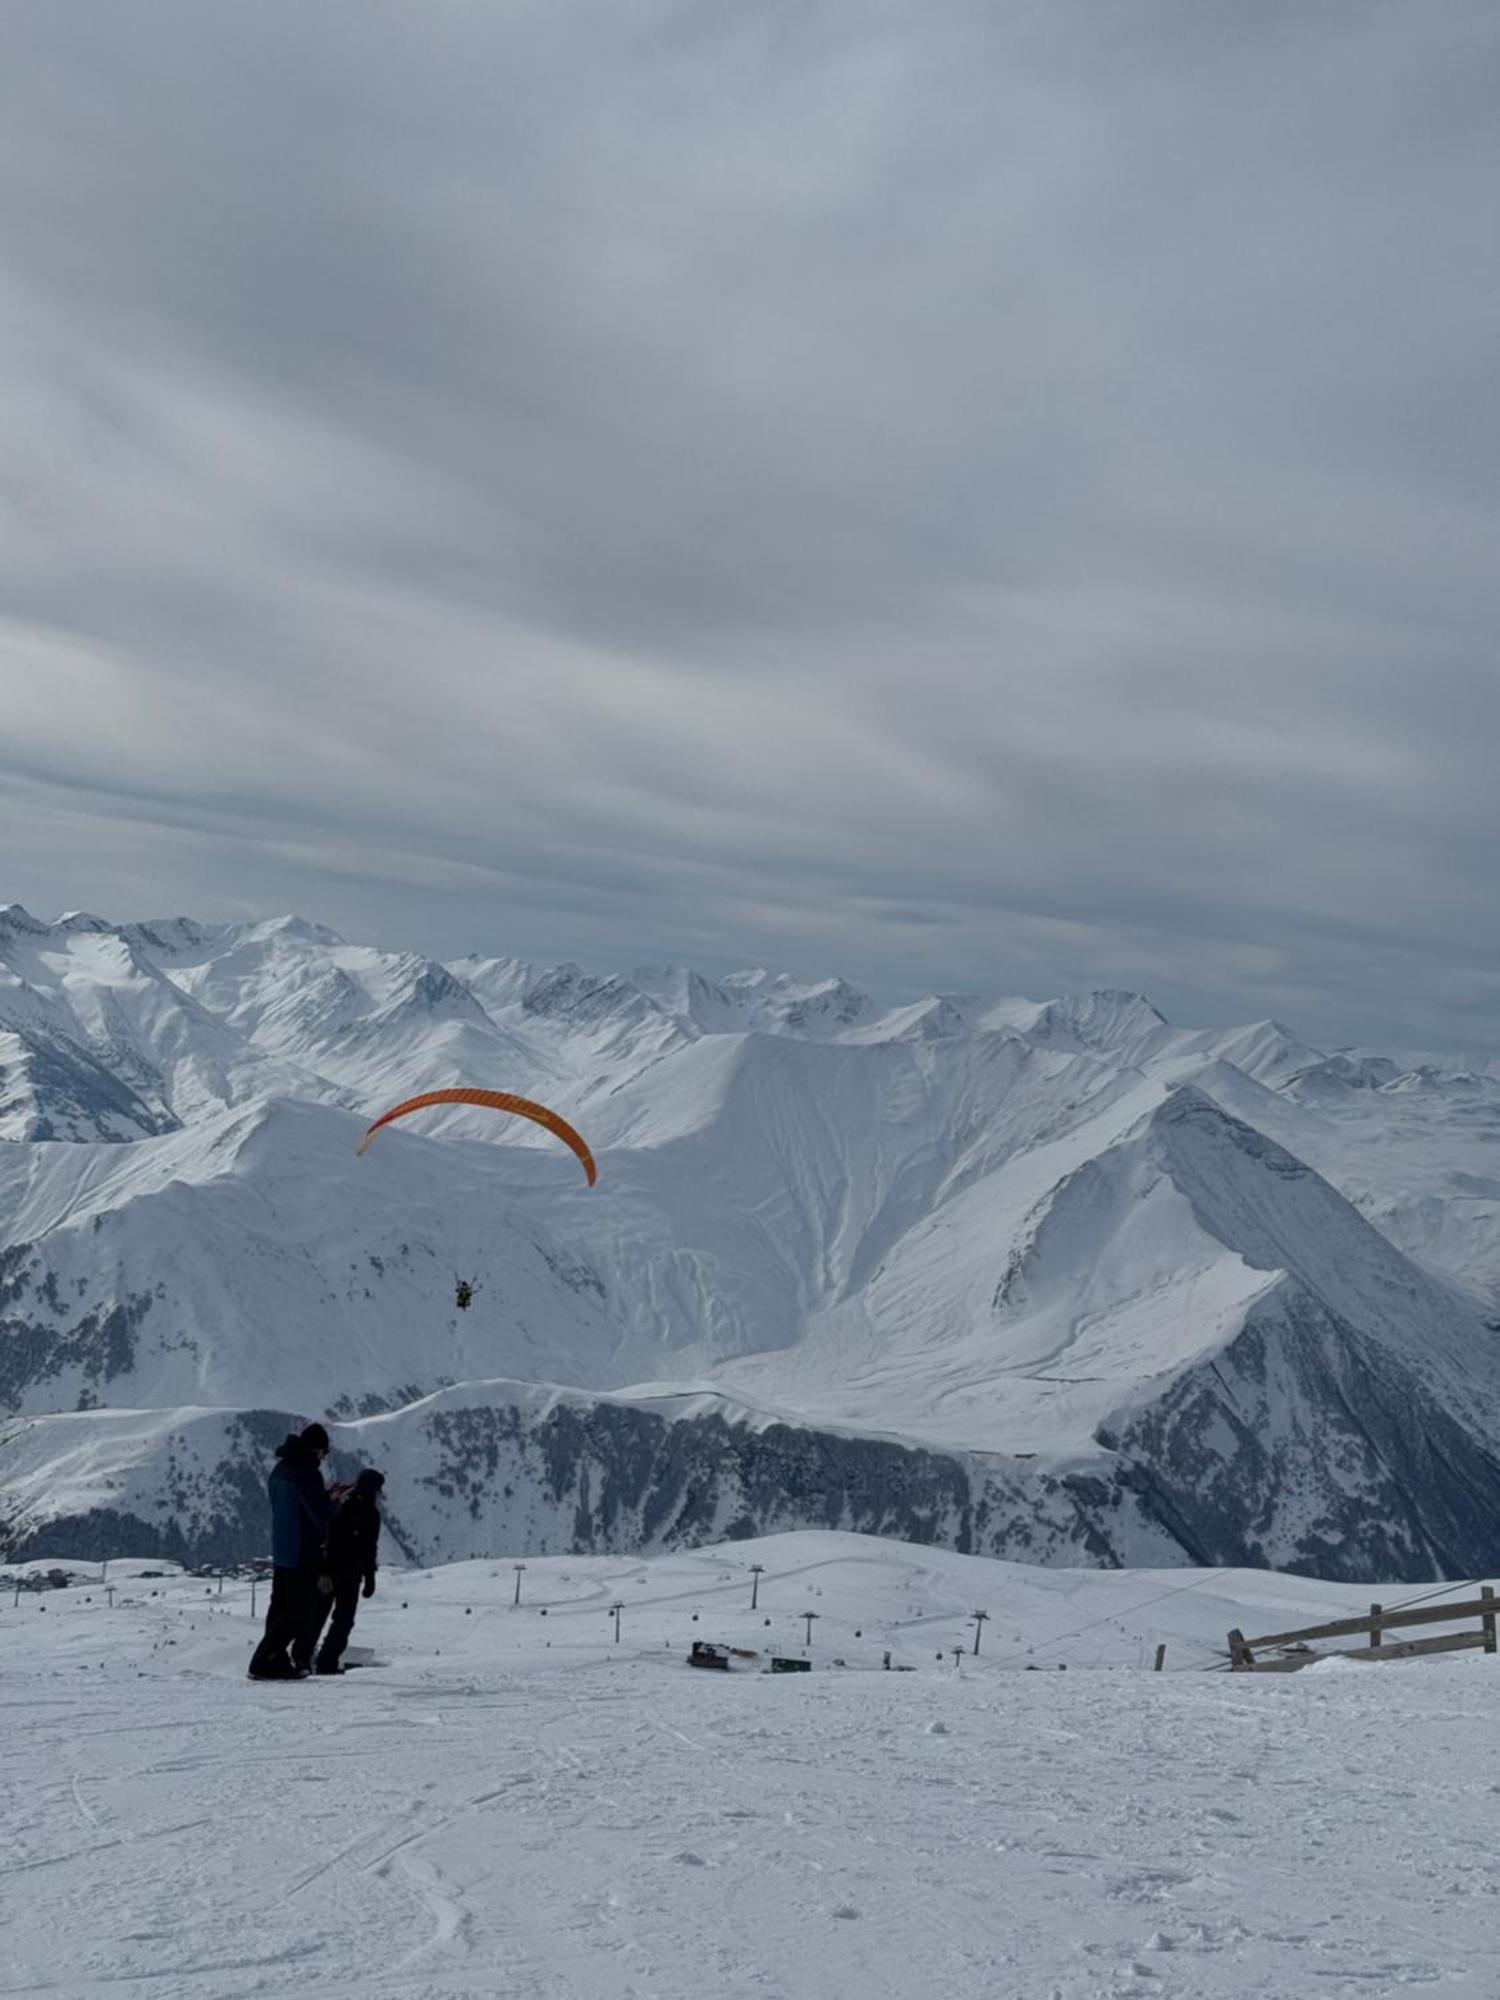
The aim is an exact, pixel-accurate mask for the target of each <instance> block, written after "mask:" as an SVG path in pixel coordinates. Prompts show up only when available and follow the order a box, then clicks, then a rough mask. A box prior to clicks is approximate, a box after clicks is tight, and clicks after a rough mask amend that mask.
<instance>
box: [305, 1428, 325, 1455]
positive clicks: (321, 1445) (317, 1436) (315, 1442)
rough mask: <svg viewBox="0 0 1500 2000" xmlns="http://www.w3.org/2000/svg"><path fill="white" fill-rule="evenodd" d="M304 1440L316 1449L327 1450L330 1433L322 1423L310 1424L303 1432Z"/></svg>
mask: <svg viewBox="0 0 1500 2000" xmlns="http://www.w3.org/2000/svg"><path fill="white" fill-rule="evenodd" d="M302 1442H303V1443H304V1444H305V1445H310V1446H311V1448H312V1449H313V1450H314V1451H327V1449H328V1433H327V1431H325V1430H324V1428H323V1426H322V1425H321V1424H309V1425H308V1426H307V1429H306V1430H305V1431H303V1433H302Z"/></svg>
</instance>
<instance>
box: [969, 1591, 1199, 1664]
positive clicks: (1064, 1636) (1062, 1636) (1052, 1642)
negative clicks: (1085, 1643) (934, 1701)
mask: <svg viewBox="0 0 1500 2000" xmlns="http://www.w3.org/2000/svg"><path fill="white" fill-rule="evenodd" d="M1219 1574H1220V1572H1219V1571H1218V1570H1213V1569H1210V1570H1205V1571H1204V1572H1203V1574H1202V1576H1196V1577H1194V1578H1193V1581H1192V1582H1191V1583H1179V1584H1174V1585H1173V1587H1172V1588H1171V1589H1170V1590H1159V1591H1157V1593H1156V1595H1155V1596H1154V1597H1146V1598H1143V1599H1142V1600H1141V1602H1140V1603H1139V1604H1130V1605H1127V1606H1126V1607H1125V1610H1124V1612H1123V1613H1122V1612H1120V1611H1106V1612H1105V1613H1104V1614H1103V1615H1102V1616H1101V1617H1099V1618H1091V1619H1090V1620H1089V1621H1088V1623H1087V1624H1086V1625H1078V1626H1075V1627H1074V1629H1073V1630H1072V1631H1071V1632H1060V1633H1059V1634H1058V1635H1057V1637H1056V1638H1055V1639H1046V1640H1044V1641H1043V1642H1042V1643H1041V1645H1039V1646H1029V1647H1028V1646H1022V1647H1021V1648H1020V1649H1019V1650H1018V1651H1016V1652H1014V1653H1002V1654H1001V1656H1000V1658H999V1659H998V1660H994V1661H992V1662H991V1664H992V1665H993V1666H997V1667H1003V1666H1004V1665H1005V1664H1006V1662H1007V1661H1009V1660H1019V1659H1020V1658H1021V1657H1022V1655H1023V1654H1025V1653H1027V1652H1032V1653H1037V1652H1041V1653H1050V1652H1051V1651H1052V1650H1053V1648H1054V1647H1057V1646H1061V1645H1064V1644H1065V1643H1066V1642H1067V1641H1068V1640H1069V1639H1077V1638H1078V1637H1080V1636H1081V1635H1082V1634H1083V1633H1085V1632H1092V1631H1093V1630H1094V1629H1095V1628H1096V1627H1097V1626H1099V1625H1112V1624H1115V1623H1117V1622H1118V1621H1119V1619H1120V1618H1121V1617H1122V1616H1126V1617H1133V1616H1134V1615H1135V1613H1136V1612H1137V1611H1145V1610H1147V1609H1148V1608H1149V1607H1150V1606H1151V1605H1153V1604H1160V1603H1161V1602H1162V1600H1163V1599H1164V1598H1167V1597H1182V1596H1183V1595H1185V1593H1186V1592H1188V1591H1190V1590H1197V1589H1199V1588H1200V1587H1201V1586H1202V1585H1203V1584H1205V1583H1208V1582H1210V1581H1212V1580H1213V1579H1214V1578H1216V1577H1217V1576H1219ZM1177 1671H1179V1672H1180V1671H1182V1669H1178V1670H1177Z"/></svg>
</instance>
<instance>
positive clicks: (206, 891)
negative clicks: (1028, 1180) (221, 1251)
mask: <svg viewBox="0 0 1500 2000" xmlns="http://www.w3.org/2000/svg"><path fill="white" fill-rule="evenodd" d="M7 30H8V33H7V51H6V55H7V60H6V63H5V65H4V68H3V72H0V365H3V367H4V371H5V372H4V379H5V381H6V383H7V395H6V397H5V399H4V402H3V405H0V528H3V533H0V697H3V701H4V710H3V719H0V774H3V787H4V790H3V797H0V813H3V818H0V831H3V851H4V853H5V856H6V861H7V868H6V871H5V885H4V886H5V889H6V891H7V892H8V893H12V894H16V895H20V896H22V897H24V898H25V899H26V900H28V901H30V902H33V903H34V904H35V905H37V906H39V907H41V908H43V909H46V908H49V907H58V906H61V905H63V904H67V903H89V904H91V905H94V906H97V907H103V908H106V909H110V910H120V911H122V912H124V911H129V912H131V913H135V912H138V911H144V910H156V909H163V908H167V907H176V906H191V907H193V908H195V909H198V910H201V911H203V912H205V913H207V914H214V913H218V912H220V911H223V912H232V911H237V910H245V911H252V910H253V911H265V910H267V909H271V908H279V907H284V906H288V905H296V906H301V907H304V908H307V909H308V910H310V911H311V912H312V913H313V914H316V915H318V916H321V917H323V918H324V919H326V920H328V921H331V922H334V923H336V924H339V925H340V926H342V927H344V928H346V929H351V930H355V931H359V932H363V933H365V934H370V935H374V936H378V937H381V938H383V939H386V940H389V941H392V942H403V943H405V942H412V943H416V944H420V945H423V946H425V947H427V948H429V949H433V950H438V951H454V950H460V949H468V948H471V947H473V946H476V945H480V946H483V945H489V946H493V947H494V948H499V949H508V950H515V951H519V952H524V953H533V954H536V955H539V956H541V955H557V954H566V955H573V956H582V957H585V958H591V959H593V960H594V961H595V962H601V963H611V962H631V961H633V960H635V959H638V958H640V957H643V956H660V955H681V956H691V957H693V958H695V959H696V960H698V961H700V962H704V963H707V964H711V965H712V964H722V963H725V962H729V961H734V962H738V961H741V960H743V959H745V958H748V957H758V958H764V959H770V960H773V961H790V962H793V963H795V964H798V965H800V966H803V967H807V968H810V969H818V970H823V969H833V968H837V969H839V970H842V971H844V972H846V973H847V974H849V975H850V976H853V977H862V978H864V979H866V980H868V981H870V982H872V983H874V984H876V985H877V986H879V987H881V988H883V989H885V990H888V991H891V992H896V991H911V990H914V989H918V988H922V989H925V988H928V987H931V986H935V985H949V986H952V985H964V986H980V987H1005V988H1025V989H1029V990H1033V991H1041V990H1051V989H1055V988H1057V987H1060V986H1064V985H1077V984H1080V983H1088V982H1095V983H1097V982H1102V981H1109V982H1112V983H1121V982H1129V983H1138V984H1142V985H1144V986H1146V987H1148V988H1149V989H1150V990H1151V991H1152V992H1153V994H1154V996H1155V997H1157V998H1158V1000H1159V1001H1161V1002H1162V1003H1163V1004H1165V1005H1167V1006H1168V1007H1169V1009H1171V1010H1174V1011H1176V1012H1177V1013H1179V1014H1180V1015H1181V1016H1182V1017H1183V1018H1188V1019H1192V1018H1202V1019H1205V1020H1225V1019H1232V1018H1243V1017H1245V1016H1247V1015H1249V1014H1252V1013H1259V1012H1265V1011H1279V1012H1283V1013H1286V1014H1287V1015H1289V1016H1290V1017H1291V1018H1292V1019H1293V1021H1294V1022H1295V1024H1296V1025H1298V1026H1299V1027H1301V1028H1302V1029H1303V1030H1304V1031H1305V1032H1308V1033H1311V1034H1315V1035H1322V1036H1324V1037H1326V1038H1330V1039H1342V1038H1352V1037H1367V1038H1378V1037H1383V1036H1385V1037H1396V1038H1401V1039H1407V1040H1410V1039H1420V1040H1425V1041H1429V1042H1445V1041H1446V1042H1450V1043H1451V1042H1457V1043H1463V1044H1470V1045H1474V1044H1479V1045H1491V1046H1492V1045H1493V1044H1494V1041H1495V1039H1496V1037H1495V1035H1494V1033H1493V1031H1492V1030H1491V1028H1490V1027H1489V1022H1490V1020H1491V1019H1493V1013H1494V1006H1495V1002H1496V999H1497V997H1500V993H1497V988H1500V956H1497V953H1496V950H1495V942H1494V897H1493V894H1492V891H1491V883H1492V882H1493V880H1494V879H1495V873H1496V868H1497V864H1500V824H1497V814H1496V809H1495V806H1494V802H1493V801H1494V791H1495V788H1494V784H1493V777H1492V771H1491V764H1492V751H1491V746H1492V744H1493V743H1494V741H1495V740H1496V736H1497V726H1500V677H1497V674H1496V671H1495V665H1494V654H1493V648H1494V632H1495V630H1496V611H1497V608H1500V607H1497V595H1500V593H1497V589H1496V584H1495V578H1494V571H1495V564H1494V559H1493V550H1494V547H1495V542H1496V533H1495V531H1496V525H1497V523H1496V515H1497V471H1496V468H1497V465H1500V451H1497V446H1500V435H1497V433H1500V414H1497V413H1500V399H1497V397H1496V394H1495V389H1496V381H1495V376H1496V365H1495V329H1496V324H1497V320H1500V264H1497V259H1496V257H1495V254H1494V253H1495V226H1494V220H1493V209H1494V202H1493V189H1494V186H1495V185H1496V182H1497V167H1500V160H1497V153H1500V146H1497V143H1496V140H1495V135H1494V121H1493V104H1494V102H1495V98H1496V87H1497V84H1500V75H1497V71H1500V27H1497V25H1496V23H1495V21H1494V16H1493V12H1492V10H1491V9H1489V8H1488V7H1487V6H1479V5H1472V6H1470V5H1463V4H1451V5H1448V6H1445V7H1444V8H1442V9H1435V10H1420V11H1419V10H1416V9H1413V8H1411V7H1410V6H1407V5H1384V6H1382V5H1362V6H1360V7H1358V8H1353V7H1344V6H1340V5H1331V6H1328V7H1323V8H1318V9H1303V8H1292V7H1284V8H1283V7H1267V8H1260V9H1255V10H1249V11H1245V12H1240V13H1230V12H1228V11H1226V10H1222V9H1219V10H1212V9H1211V10H1205V9H1202V8H1199V7H1196V6H1188V5H1185V4H1184V5H1178V4H1166V0H1160V3H1159V4H1147V5H1143V6H1139V7H1133V8H1131V9H1128V10H1125V9H1121V10H1102V9H1098V8H1092V7H1085V6H1082V5H1076V6H1075V5H1066V4H1064V5H1056V4H1049V5H1046V6H1043V5H1040V4H1037V5H1019V6H1016V7H1012V8H1006V9H1003V10H999V9H992V8H988V7H980V6H978V5H974V6H965V5H959V4H955V5H953V6H951V7H944V8H936V9H935V8H930V7H920V6H918V5H916V4H915V0H912V4H894V0H893V3H892V4H885V5H877V6H874V7H858V8H856V7H853V6H849V5H842V4H838V5H836V4H829V5H824V6H817V5H814V6H810V7H798V8H791V7H782V6H776V5H772V6H768V7H764V8H755V9H745V8H734V7H730V6H728V5H711V4H697V5H688V4H668V0H657V4H654V5H651V6H642V7H639V8H628V9H621V8H616V7H606V6H604V5H602V4H589V5H578V6H565V7H557V8H541V7H528V6H520V7H516V8H506V9H497V8H492V7H489V6H487V5H486V6H480V5H477V4H467V0H450V3H449V4H447V5H445V6H444V7H443V8H441V9H436V10H434V9H424V10H416V9H403V8H398V7H394V6H390V7H387V6H384V5H375V6H371V5H368V4H365V0H361V4H360V5H358V6H355V5H353V4H342V3H341V0H330V4H326V5H324V6H323V7H320V8H318V9H316V10H311V11H310V10H307V9H302V8H295V7H292V6H289V5H269V6H262V7H258V8H256V9H254V10H230V9H204V8H201V7H198V6H197V5H188V4H174V0H158V4H156V5H154V6H152V7H151V8H149V9H145V8H140V9H137V8H118V7H107V6H104V5H92V6H90V5H79V6H76V7H69V8H67V9H59V8H54V7H50V6H47V5H44V4H42V0H22V4H20V5H19V6H18V7H16V8H14V9H13V10H12V11H11V14H10V15H9V17H8V20H7Z"/></svg>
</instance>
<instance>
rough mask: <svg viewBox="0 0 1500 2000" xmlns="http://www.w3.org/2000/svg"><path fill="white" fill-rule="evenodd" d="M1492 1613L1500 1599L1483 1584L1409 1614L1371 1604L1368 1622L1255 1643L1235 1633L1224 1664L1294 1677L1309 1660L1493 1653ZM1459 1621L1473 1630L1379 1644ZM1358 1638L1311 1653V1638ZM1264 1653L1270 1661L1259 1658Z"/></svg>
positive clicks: (1272, 1635) (1340, 1623) (1341, 1622)
mask: <svg viewBox="0 0 1500 2000" xmlns="http://www.w3.org/2000/svg"><path fill="white" fill-rule="evenodd" d="M1497 1612H1500V1598H1497V1597H1496V1596H1495V1593H1494V1591H1493V1590H1492V1589H1491V1588H1490V1586H1489V1585H1488V1584H1485V1586H1484V1587H1483V1589H1482V1590H1481V1591H1480V1593H1479V1595H1478V1597H1466V1598H1464V1599H1463V1600H1462V1601H1461V1602H1458V1603H1450V1604H1429V1605H1424V1606H1422V1607H1421V1608H1420V1609H1417V1610H1411V1611H1387V1610H1386V1609H1385V1608H1384V1606H1383V1605H1379V1604H1372V1605H1371V1606H1370V1615H1369V1617H1368V1618H1335V1619H1333V1620H1332V1621H1331V1623H1329V1624H1327V1625H1304V1626H1303V1627H1302V1628H1301V1629H1300V1630H1299V1631H1296V1632H1268V1633H1267V1634H1266V1635H1265V1636H1264V1637H1263V1638H1260V1639H1247V1638H1246V1637H1245V1635H1244V1633H1243V1632H1240V1631H1234V1632H1231V1633H1230V1635H1229V1664H1230V1667H1231V1669H1232V1670H1233V1671H1234V1672H1235V1673H1238V1674H1294V1673H1295V1672H1296V1671H1297V1669H1298V1668H1299V1667H1310V1666H1311V1665H1312V1663H1313V1661H1314V1660H1327V1659H1339V1660H1409V1659H1411V1658H1412V1656H1413V1655H1414V1654H1417V1653H1456V1652H1459V1651H1461V1650H1462V1649H1463V1648H1464V1647H1468V1646H1483V1648H1484V1650H1485V1651H1486V1652H1487V1653H1493V1652H1494V1651H1495V1617H1496V1613H1497ZM1460 1618H1477V1619H1478V1620H1479V1625H1478V1628H1477V1630H1475V1631H1472V1632H1444V1633H1441V1634H1440V1635H1439V1636H1438V1637H1437V1638H1435V1639H1401V1640H1397V1641H1396V1642H1395V1643H1394V1644H1393V1645H1389V1646H1388V1645H1386V1644H1385V1643H1384V1634H1385V1633H1387V1632H1389V1631H1391V1630H1393V1629H1400V1628H1403V1627H1405V1626H1409V1625H1451V1624H1453V1623H1455V1622H1456V1621H1457V1620H1458V1619H1460ZM1360 1633H1364V1634H1367V1635H1368V1642H1367V1644H1365V1645H1363V1646H1355V1647H1347V1646H1345V1647H1340V1648H1339V1649H1338V1650H1337V1651H1336V1652H1333V1653H1317V1652H1314V1651H1313V1649H1312V1643H1311V1642H1312V1641H1313V1640H1315V1639H1351V1638H1354V1637H1356V1636H1357V1635H1358V1634H1360ZM1266 1653H1272V1654H1275V1655H1276V1657H1275V1658H1273V1659H1266V1658H1263V1657H1262V1656H1263V1655H1264V1654H1266Z"/></svg>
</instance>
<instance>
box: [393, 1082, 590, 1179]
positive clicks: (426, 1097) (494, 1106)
mask: <svg viewBox="0 0 1500 2000" xmlns="http://www.w3.org/2000/svg"><path fill="white" fill-rule="evenodd" d="M429 1104H481V1105H483V1106H485V1108H486V1109H487V1110H490V1111H509V1112H512V1113H514V1115H515V1116H516V1117H517V1118H530V1119H531V1120H532V1122H533V1123H534V1124H537V1125H542V1126H545V1128H546V1129H547V1131H549V1132H550V1133H552V1134H553V1136H554V1137H555V1138H558V1139H561V1140H562V1142H563V1144H564V1145H565V1146H570V1147H571V1148H572V1149H573V1151H574V1152H575V1153H576V1154H577V1155H578V1158H579V1160H580V1161H581V1162H582V1164H583V1171H584V1172H585V1173H586V1174H587V1175H588V1181H589V1186H590V1187H592V1186H593V1185H594V1182H595V1181H596V1180H597V1179H598V1178H599V1170H598V1168H597V1167H596V1166H595V1165H594V1156H593V1154H592V1153H591V1152H590V1151H589V1149H588V1147H587V1146H586V1145H585V1144H584V1142H583V1140H582V1139H581V1138H580V1136H579V1135H578V1133H576V1132H575V1131H574V1130H573V1127H572V1126H571V1125H570V1124H569V1123H568V1121H567V1119H566V1118H559V1117H558V1115H557V1113H556V1112H555V1111H549V1110H548V1109H547V1107H546V1105H545V1104H533V1103H532V1101H531V1099H530V1098H529V1097H512V1095H511V1094H510V1092H509V1091H508V1090H464V1089H458V1090H424V1091H423V1092H422V1094H421V1096H420V1097H408V1098H405V1099H403V1100H402V1102H401V1103H400V1104H394V1105H392V1107H391V1109H390V1110H389V1111H384V1112H382V1113H381V1115H380V1116H379V1117H378V1118H377V1119H376V1120H375V1123H374V1124H373V1125H371V1126H370V1127H369V1128H368V1130H367V1131H366V1132H365V1135H364V1137H363V1138H362V1139H361V1140H360V1142H359V1144H358V1145H357V1146H356V1147H355V1149H354V1150H355V1152H356V1154H358V1153H362V1152H363V1151H364V1150H365V1148H366V1146H368V1145H369V1143H370V1141H371V1140H372V1139H373V1138H374V1137H375V1134H376V1133H377V1132H378V1131H379V1130H380V1128H381V1126H382V1125H389V1124H390V1123H391V1120H392V1119H394V1118H404V1117H405V1116H406V1115H407V1113H408V1112H409V1111H422V1110H425V1109H426V1107H427V1106H428V1105H429Z"/></svg>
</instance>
